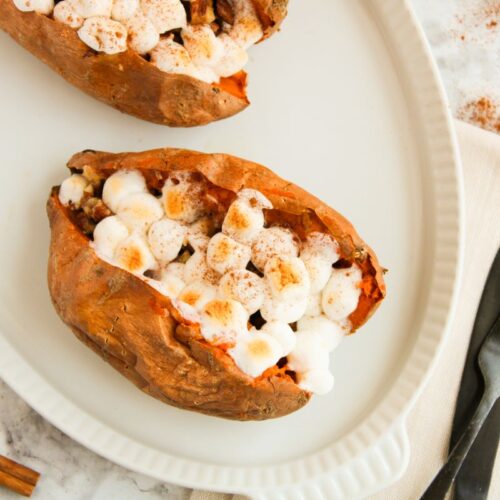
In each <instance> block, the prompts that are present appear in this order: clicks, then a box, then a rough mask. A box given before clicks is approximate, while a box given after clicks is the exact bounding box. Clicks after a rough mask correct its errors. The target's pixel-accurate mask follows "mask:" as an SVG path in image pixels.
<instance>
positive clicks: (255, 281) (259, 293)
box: [218, 269, 265, 314]
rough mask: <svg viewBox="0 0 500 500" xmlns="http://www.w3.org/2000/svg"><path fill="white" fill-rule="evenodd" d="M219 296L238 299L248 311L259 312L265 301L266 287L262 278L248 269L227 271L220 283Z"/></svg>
mask: <svg viewBox="0 0 500 500" xmlns="http://www.w3.org/2000/svg"><path fill="white" fill-rule="evenodd" d="M218 293H219V296H220V297H222V298H225V299H233V300H236V301H238V302H239V303H240V304H242V305H243V307H244V308H245V309H246V310H247V311H248V314H254V313H255V312H257V311H258V310H259V309H260V307H261V305H262V303H263V302H264V296H265V288H264V282H263V280H262V278H260V277H259V276H257V275H256V274H255V273H252V272H250V271H247V270H246V269H238V270H233V271H229V272H227V273H226V274H225V275H224V276H223V277H222V279H221V280H220V283H219V289H218Z"/></svg>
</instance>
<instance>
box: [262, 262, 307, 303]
mask: <svg viewBox="0 0 500 500" xmlns="http://www.w3.org/2000/svg"><path fill="white" fill-rule="evenodd" d="M264 278H265V280H266V282H267V284H268V286H269V289H270V290H271V294H272V295H273V297H274V298H275V299H277V300H284V301H286V300H293V299H295V298H305V303H306V307H307V298H308V295H309V289H310V283H309V274H308V273H307V270H306V266H305V265H304V263H303V262H302V260H301V259H299V258H298V257H283V256H280V257H272V258H271V259H269V260H268V261H267V264H266V266H265V268H264Z"/></svg>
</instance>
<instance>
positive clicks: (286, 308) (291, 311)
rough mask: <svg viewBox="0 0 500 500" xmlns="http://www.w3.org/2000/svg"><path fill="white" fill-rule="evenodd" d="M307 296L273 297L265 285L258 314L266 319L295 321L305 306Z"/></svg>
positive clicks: (304, 310)
mask: <svg viewBox="0 0 500 500" xmlns="http://www.w3.org/2000/svg"><path fill="white" fill-rule="evenodd" d="M307 301H308V296H307V295H303V296H295V297H291V298H288V299H286V300H284V299H277V298H276V297H273V295H272V293H271V291H270V290H269V288H268V287H266V292H265V298H264V303H263V304H262V306H261V308H260V314H261V315H262V317H263V318H264V319H265V320H266V321H280V322H284V323H295V322H296V321H298V320H299V319H300V318H301V317H302V316H304V313H305V312H306V308H307Z"/></svg>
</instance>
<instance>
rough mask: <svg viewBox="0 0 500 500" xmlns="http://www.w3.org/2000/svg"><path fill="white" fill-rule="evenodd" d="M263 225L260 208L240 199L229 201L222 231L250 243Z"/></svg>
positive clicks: (235, 238)
mask: <svg viewBox="0 0 500 500" xmlns="http://www.w3.org/2000/svg"><path fill="white" fill-rule="evenodd" d="M263 227H264V214H263V213H262V210H260V209H255V208H252V207H251V206H250V205H249V204H248V203H246V202H245V201H242V200H236V201H234V202H233V203H231V205H230V207H229V209H228V211H227V213H226V217H225V218H224V222H223V223H222V232H223V233H224V234H227V235H228V236H229V237H231V238H233V239H234V240H236V241H239V242H241V243H245V244H247V245H249V244H251V243H252V242H253V241H254V240H255V238H256V237H257V235H258V234H259V233H260V231H261V230H262V228H263Z"/></svg>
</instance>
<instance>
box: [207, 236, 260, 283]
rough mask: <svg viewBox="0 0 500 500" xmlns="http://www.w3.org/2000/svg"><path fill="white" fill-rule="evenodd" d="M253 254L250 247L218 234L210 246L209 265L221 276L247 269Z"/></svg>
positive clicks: (208, 253) (208, 251)
mask: <svg viewBox="0 0 500 500" xmlns="http://www.w3.org/2000/svg"><path fill="white" fill-rule="evenodd" d="M251 253H252V251H251V250H250V247H248V246H246V245H243V244H242V243H238V242H237V241H235V240H233V239H232V238H229V236H226V235H225V234H223V233H217V234H216V235H215V236H214V237H213V238H212V239H211V240H210V243H209V244H208V248H207V263H208V265H209V266H210V267H211V268H212V269H215V270H216V271H217V272H218V273H219V274H224V273H226V272H228V271H231V270H233V269H245V267H246V266H247V264H248V262H249V261H250V255H251Z"/></svg>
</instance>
